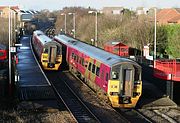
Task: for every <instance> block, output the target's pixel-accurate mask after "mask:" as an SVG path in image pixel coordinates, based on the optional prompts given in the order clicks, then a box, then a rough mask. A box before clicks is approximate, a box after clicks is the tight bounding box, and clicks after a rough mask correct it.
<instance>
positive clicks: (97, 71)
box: [96, 67, 100, 76]
mask: <svg viewBox="0 0 180 123" xmlns="http://www.w3.org/2000/svg"><path fill="white" fill-rule="evenodd" d="M99 71H100V68H99V67H96V75H97V76H99Z"/></svg>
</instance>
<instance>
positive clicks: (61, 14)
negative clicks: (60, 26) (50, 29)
mask: <svg viewBox="0 0 180 123" xmlns="http://www.w3.org/2000/svg"><path fill="white" fill-rule="evenodd" d="M61 15H63V16H64V33H65V34H66V14H65V13H62V14H61Z"/></svg>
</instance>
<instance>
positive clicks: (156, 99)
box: [139, 80, 177, 109]
mask: <svg viewBox="0 0 180 123" xmlns="http://www.w3.org/2000/svg"><path fill="white" fill-rule="evenodd" d="M139 105H140V107H141V108H145V109H160V108H175V107H177V104H176V103H175V102H174V101H172V100H171V99H170V98H169V97H168V96H166V95H164V94H163V92H162V91H161V90H160V89H158V88H157V87H156V86H155V85H153V84H152V83H150V82H149V81H146V80H143V91H142V97H141V99H140V101H139Z"/></svg>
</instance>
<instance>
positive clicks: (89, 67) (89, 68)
mask: <svg viewBox="0 0 180 123" xmlns="http://www.w3.org/2000/svg"><path fill="white" fill-rule="evenodd" d="M88 70H89V71H91V62H90V63H89V66H88Z"/></svg>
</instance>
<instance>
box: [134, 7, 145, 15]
mask: <svg viewBox="0 0 180 123" xmlns="http://www.w3.org/2000/svg"><path fill="white" fill-rule="evenodd" d="M147 13H148V9H147V8H144V7H137V8H136V15H147Z"/></svg>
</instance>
